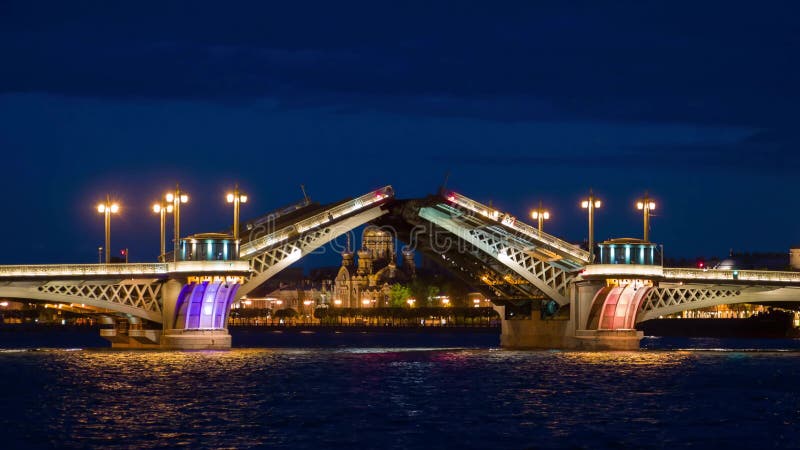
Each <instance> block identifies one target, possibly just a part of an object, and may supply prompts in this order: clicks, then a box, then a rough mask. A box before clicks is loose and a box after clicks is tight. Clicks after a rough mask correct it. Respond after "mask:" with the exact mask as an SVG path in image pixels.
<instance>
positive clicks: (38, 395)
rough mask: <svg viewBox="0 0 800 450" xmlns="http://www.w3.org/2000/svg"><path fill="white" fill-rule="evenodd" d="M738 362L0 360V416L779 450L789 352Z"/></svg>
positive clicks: (73, 427)
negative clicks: (775, 449)
mask: <svg viewBox="0 0 800 450" xmlns="http://www.w3.org/2000/svg"><path fill="white" fill-rule="evenodd" d="M740 354H741V355H745V356H746V357H744V358H740V357H738V355H740ZM735 355H737V357H736V358H731V356H732V355H731V354H727V353H720V352H688V351H641V352H608V353H604V352H516V351H496V350H474V349H458V348H453V349H446V350H442V349H440V350H432V349H427V348H400V349H398V348H377V349H349V351H344V350H342V349H281V350H267V349H241V350H233V351H230V352H162V351H152V352H124V351H79V352H74V351H49V352H27V353H3V354H0V373H2V374H3V375H5V376H6V378H7V379H8V380H15V383H13V385H14V386H15V387H17V389H15V390H14V391H10V392H8V391H7V392H5V393H4V394H3V395H5V396H6V397H5V398H3V399H2V400H3V402H0V405H14V407H13V408H11V407H9V406H6V407H5V408H6V409H4V413H3V415H2V416H0V417H2V420H3V421H4V422H3V424H4V425H6V427H5V430H11V431H10V432H11V433H22V434H20V435H24V433H29V435H30V436H31V437H30V439H32V441H31V442H33V444H36V443H38V444H41V445H40V446H45V447H47V446H65V445H66V446H89V447H104V448H109V447H126V448H127V447H136V448H155V447H191V448H198V447H205V448H219V447H226V448H227V447H237V448H249V447H258V446H267V447H278V448H353V447H374V446H378V445H380V446H381V447H386V448H428V447H438V448H445V447H452V446H458V447H460V448H490V447H491V448H522V447H525V446H530V445H531V443H532V442H535V443H537V446H540V447H548V446H558V447H586V446H590V447H642V446H645V447H647V446H652V445H653V443H654V442H656V443H657V444H658V446H680V444H681V443H682V442H686V441H685V440H686V439H693V440H694V441H695V442H700V443H701V444H702V442H705V441H703V439H706V438H705V436H706V435H711V436H713V437H714V438H715V439H717V440H716V441H715V442H716V443H717V444H718V445H729V444H732V443H738V444H740V445H745V446H747V445H748V444H752V445H755V444H757V443H758V442H762V441H763V438H764V436H763V435H760V436H758V435H757V436H751V435H748V434H747V433H746V432H745V431H743V430H740V429H739V428H737V425H736V424H737V423H739V422H738V421H747V423H754V424H756V425H757V426H759V427H761V428H762V429H765V430H768V432H769V433H772V435H773V436H778V437H773V440H772V441H766V442H774V443H777V444H784V446H785V445H787V444H789V443H790V441H789V440H790V437H791V436H796V432H800V427H799V426H798V425H797V424H798V423H800V411H798V408H797V405H798V404H800V394H798V390H797V389H796V388H795V386H796V385H795V383H796V381H795V380H796V379H798V377H800V355H798V354H797V353H790V354H787V353H780V354H772V353H755V354H747V353H736V354H735ZM20 374H22V375H20ZM14 377H16V378H14ZM742 386H746V387H747V389H746V390H743V389H742ZM0 408H2V406H0ZM16 417H20V418H22V419H24V420H21V419H20V420H17V419H15V418H16ZM721 419H726V420H721ZM42 428H44V429H45V431H46V432H45V433H44V434H43V435H42V436H40V437H38V438H36V437H35V436H36V435H35V433H36V430H41V429H42ZM8 433H9V431H6V434H8ZM793 433H794V434H793ZM779 436H786V438H785V440H780V438H779ZM37 439H38V441H37ZM654 439H655V440H654ZM759 439H760V440H759ZM774 439H778V440H774ZM12 442H13V441H12ZM707 443H710V442H707ZM555 444H558V445H555ZM698 445H700V444H698ZM34 446H35V445H34ZM9 448H11V447H9Z"/></svg>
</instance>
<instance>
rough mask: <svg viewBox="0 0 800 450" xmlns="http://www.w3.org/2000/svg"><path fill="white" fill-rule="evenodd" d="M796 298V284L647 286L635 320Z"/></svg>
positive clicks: (780, 301) (797, 291)
mask: <svg viewBox="0 0 800 450" xmlns="http://www.w3.org/2000/svg"><path fill="white" fill-rule="evenodd" d="M798 299H800V288H798V287H796V286H746V285H741V284H738V285H734V284H731V285H727V286H726V285H723V284H714V285H699V284H681V285H678V284H675V285H666V286H665V285H661V286H658V287H654V288H652V289H651V290H650V293H649V294H648V296H647V298H645V299H644V301H643V302H642V306H641V307H640V308H639V312H638V314H637V316H636V322H637V323H638V322H644V321H645V320H650V319H656V318H658V317H660V316H665V315H668V314H675V313H679V312H681V311H688V310H692V309H699V308H708V307H711V306H717V305H733V304H737V303H759V304H762V303H789V302H797V301H798Z"/></svg>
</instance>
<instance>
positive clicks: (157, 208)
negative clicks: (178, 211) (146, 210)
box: [153, 202, 174, 259]
mask: <svg viewBox="0 0 800 450" xmlns="http://www.w3.org/2000/svg"><path fill="white" fill-rule="evenodd" d="M173 208H174V207H173V206H172V203H164V202H159V203H156V204H154V205H153V212H154V213H156V214H160V215H161V253H159V254H158V258H159V259H163V258H164V255H166V254H167V243H166V240H167V213H171V212H172V210H173Z"/></svg>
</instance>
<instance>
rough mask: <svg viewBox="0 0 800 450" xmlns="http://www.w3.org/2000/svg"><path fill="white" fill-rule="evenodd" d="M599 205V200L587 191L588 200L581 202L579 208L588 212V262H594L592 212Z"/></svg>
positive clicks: (590, 191)
mask: <svg viewBox="0 0 800 450" xmlns="http://www.w3.org/2000/svg"><path fill="white" fill-rule="evenodd" d="M600 205H601V202H600V200H599V199H598V198H597V197H595V196H594V193H593V192H592V190H591V189H589V198H588V199H586V200H583V201H582V202H581V208H583V209H588V210H589V262H593V261H594V210H595V209H596V208H599V207H600Z"/></svg>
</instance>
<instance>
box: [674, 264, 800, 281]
mask: <svg viewBox="0 0 800 450" xmlns="http://www.w3.org/2000/svg"><path fill="white" fill-rule="evenodd" d="M664 278H666V279H679V280H720V281H751V282H752V281H764V282H771V283H797V284H800V272H786V271H772V270H727V269H726V270H722V269H688V268H672V267H665V268H664Z"/></svg>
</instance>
